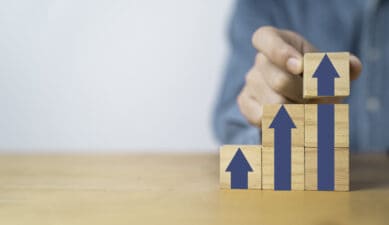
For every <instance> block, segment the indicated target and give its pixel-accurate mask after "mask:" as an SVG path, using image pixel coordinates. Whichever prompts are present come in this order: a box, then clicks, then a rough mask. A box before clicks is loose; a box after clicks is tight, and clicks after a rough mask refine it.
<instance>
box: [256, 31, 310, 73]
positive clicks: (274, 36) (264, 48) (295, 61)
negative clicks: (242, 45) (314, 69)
mask: <svg viewBox="0 0 389 225" xmlns="http://www.w3.org/2000/svg"><path fill="white" fill-rule="evenodd" d="M252 42H253V45H254V47H255V48H256V49H257V50H258V51H260V52H262V53H263V54H264V55H265V56H266V57H267V58H268V59H269V60H270V61H271V62H272V63H273V64H275V65H276V66H278V67H279V68H281V69H284V70H285V71H288V72H290V73H292V74H295V75H298V74H301V73H302V65H303V62H302V60H303V58H302V55H301V53H300V52H298V51H297V50H296V49H295V48H294V47H293V46H292V45H290V44H289V43H287V42H286V41H284V40H283V39H282V37H281V34H280V31H278V30H277V29H275V28H273V27H270V26H265V27H261V28H260V29H258V30H257V31H256V32H255V33H254V35H253V39H252Z"/></svg>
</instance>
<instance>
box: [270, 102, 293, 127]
mask: <svg viewBox="0 0 389 225" xmlns="http://www.w3.org/2000/svg"><path fill="white" fill-rule="evenodd" d="M269 128H282V129H291V128H296V125H294V123H293V120H292V119H291V118H290V116H289V114H288V111H286V109H285V107H284V106H283V105H282V106H281V108H280V110H279V111H278V113H277V115H276V116H275V117H274V119H273V122H271V124H270V127H269Z"/></svg>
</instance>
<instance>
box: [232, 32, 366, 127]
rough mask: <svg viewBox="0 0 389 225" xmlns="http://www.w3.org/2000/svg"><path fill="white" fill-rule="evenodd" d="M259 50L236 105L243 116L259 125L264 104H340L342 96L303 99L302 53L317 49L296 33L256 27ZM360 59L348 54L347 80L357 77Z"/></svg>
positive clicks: (254, 42)
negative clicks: (348, 68)
mask: <svg viewBox="0 0 389 225" xmlns="http://www.w3.org/2000/svg"><path fill="white" fill-rule="evenodd" d="M252 42H253V45H254V47H255V48H256V49H257V50H258V51H259V52H258V54H257V56H256V59H255V63H254V65H253V66H252V68H251V69H250V71H249V72H248V73H247V75H246V83H245V86H244V87H243V89H242V91H241V93H240V94H239V96H238V99H237V101H238V105H239V108H240V111H241V112H242V114H243V115H244V116H245V117H246V119H247V120H248V121H249V122H250V123H251V124H254V125H257V126H261V120H262V114H263V105H264V104H293V103H313V104H319V103H340V102H341V101H342V100H343V98H333V97H332V98H321V99H310V100H306V99H303V78H302V72H303V55H304V53H306V52H315V51H317V49H316V48H315V47H314V46H313V45H312V44H310V43H309V42H308V41H307V40H305V39H304V38H303V37H302V36H300V35H299V34H297V33H295V32H293V31H289V30H281V29H277V28H274V27H271V26H264V27H261V28H259V29H258V30H257V31H256V32H255V33H254V35H253V37H252ZM361 70H362V64H361V62H360V60H359V59H358V58H357V57H356V56H354V55H350V80H355V79H357V78H358V76H359V74H360V72H361Z"/></svg>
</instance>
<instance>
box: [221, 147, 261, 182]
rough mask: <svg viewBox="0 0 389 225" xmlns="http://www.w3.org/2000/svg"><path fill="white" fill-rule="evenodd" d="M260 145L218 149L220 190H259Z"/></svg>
mask: <svg viewBox="0 0 389 225" xmlns="http://www.w3.org/2000/svg"><path fill="white" fill-rule="evenodd" d="M261 151H262V147H261V145H224V146H221V147H220V188H222V189H261V187H262V166H261V163H262V160H261Z"/></svg>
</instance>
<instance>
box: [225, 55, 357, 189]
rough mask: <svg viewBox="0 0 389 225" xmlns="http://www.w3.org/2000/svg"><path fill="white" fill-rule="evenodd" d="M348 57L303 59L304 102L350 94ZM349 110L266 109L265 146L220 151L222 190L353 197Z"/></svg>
mask: <svg viewBox="0 0 389 225" xmlns="http://www.w3.org/2000/svg"><path fill="white" fill-rule="evenodd" d="M349 67H350V66H349V53H347V52H336V53H307V54H305V55H304V74H303V95H304V98H305V99H318V98H327V99H328V98H339V97H346V96H348V95H349V94H350V71H349ZM349 165H350V163H349V107H348V105H347V104H284V105H281V104H278V105H265V106H264V108H263V117H262V146H261V145H224V146H222V147H221V148H220V187H221V188H223V189H271V190H323V191H349V186H350V185H349Z"/></svg>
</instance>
